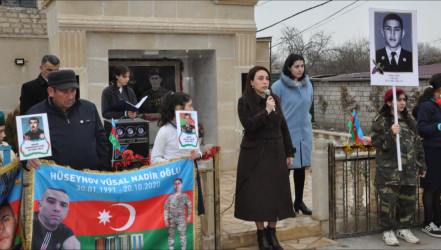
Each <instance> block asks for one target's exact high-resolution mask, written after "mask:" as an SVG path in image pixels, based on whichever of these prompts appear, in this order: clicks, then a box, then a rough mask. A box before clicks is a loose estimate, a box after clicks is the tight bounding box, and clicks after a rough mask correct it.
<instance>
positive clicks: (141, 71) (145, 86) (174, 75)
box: [109, 59, 182, 117]
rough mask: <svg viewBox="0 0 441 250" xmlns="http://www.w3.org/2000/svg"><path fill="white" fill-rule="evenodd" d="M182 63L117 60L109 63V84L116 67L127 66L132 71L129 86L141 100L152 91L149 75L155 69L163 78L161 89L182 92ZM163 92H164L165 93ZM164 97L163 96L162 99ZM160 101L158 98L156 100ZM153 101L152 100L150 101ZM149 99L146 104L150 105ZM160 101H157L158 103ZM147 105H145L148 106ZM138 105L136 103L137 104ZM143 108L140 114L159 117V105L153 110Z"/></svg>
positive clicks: (176, 61)
mask: <svg viewBox="0 0 441 250" xmlns="http://www.w3.org/2000/svg"><path fill="white" fill-rule="evenodd" d="M181 63H182V62H180V61H179V60H168V59H165V60H156V59H155V60H142V61H129V60H127V61H123V60H115V61H109V84H111V82H112V80H113V70H114V68H115V67H116V66H119V65H125V66H127V67H128V68H129V69H130V80H129V84H128V86H129V87H131V88H132V89H133V91H134V92H135V95H136V98H137V99H138V101H139V100H141V98H142V97H143V96H145V93H146V92H147V91H149V90H151V89H152V84H151V83H150V81H149V74H150V72H151V71H152V70H153V69H155V68H156V69H159V71H160V74H161V76H162V82H161V83H160V88H163V89H165V90H166V91H167V92H168V91H173V92H177V91H180V90H181V89H180V83H181V80H180V79H181ZM165 90H163V91H162V92H165ZM162 96H163V95H161V97H162ZM155 99H158V98H155ZM150 100H151V99H150ZM150 100H149V98H147V100H146V103H149V101H150ZM158 101H159V100H157V102H158ZM146 103H145V104H146ZM135 104H136V103H135ZM145 104H143V105H142V106H141V109H140V110H139V114H143V115H148V116H150V117H159V114H158V111H157V105H156V106H155V108H153V109H151V108H150V109H145V108H143V107H144V105H145Z"/></svg>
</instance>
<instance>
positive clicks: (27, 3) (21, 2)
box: [0, 0, 37, 8]
mask: <svg viewBox="0 0 441 250" xmlns="http://www.w3.org/2000/svg"><path fill="white" fill-rule="evenodd" d="M0 5H4V6H17V7H30V8H35V7H37V0H0Z"/></svg>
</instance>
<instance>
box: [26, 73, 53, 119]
mask: <svg viewBox="0 0 441 250" xmlns="http://www.w3.org/2000/svg"><path fill="white" fill-rule="evenodd" d="M47 96H48V93H47V82H46V80H45V79H44V78H43V76H41V74H39V75H38V77H37V79H34V80H32V81H29V82H27V83H23V85H22V86H21V96H20V114H21V115H24V114H26V111H28V109H29V108H31V107H32V106H34V105H35V104H37V103H39V102H41V101H43V100H45V99H47Z"/></svg>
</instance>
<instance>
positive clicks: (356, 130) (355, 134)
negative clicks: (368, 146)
mask: <svg viewBox="0 0 441 250" xmlns="http://www.w3.org/2000/svg"><path fill="white" fill-rule="evenodd" d="M348 127H349V129H350V130H351V134H352V141H361V140H362V139H363V136H364V135H363V131H361V127H360V123H359V122H358V118H357V113H356V112H355V110H354V112H352V117H351V120H350V121H349V122H348Z"/></svg>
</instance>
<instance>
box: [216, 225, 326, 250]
mask: <svg viewBox="0 0 441 250" xmlns="http://www.w3.org/2000/svg"><path fill="white" fill-rule="evenodd" d="M288 220H293V221H294V222H290V223H288V224H289V225H283V224H282V223H278V224H280V226H279V225H277V228H276V232H277V239H278V240H279V241H289V240H294V239H299V238H306V237H312V236H319V235H320V222H319V221H318V220H313V219H311V220H306V221H305V220H296V218H293V219H288ZM282 222H283V221H282ZM256 244H257V235H256V231H255V230H253V231H247V232H240V233H230V234H223V235H222V236H221V246H222V249H234V248H240V247H247V246H255V245H256Z"/></svg>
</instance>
